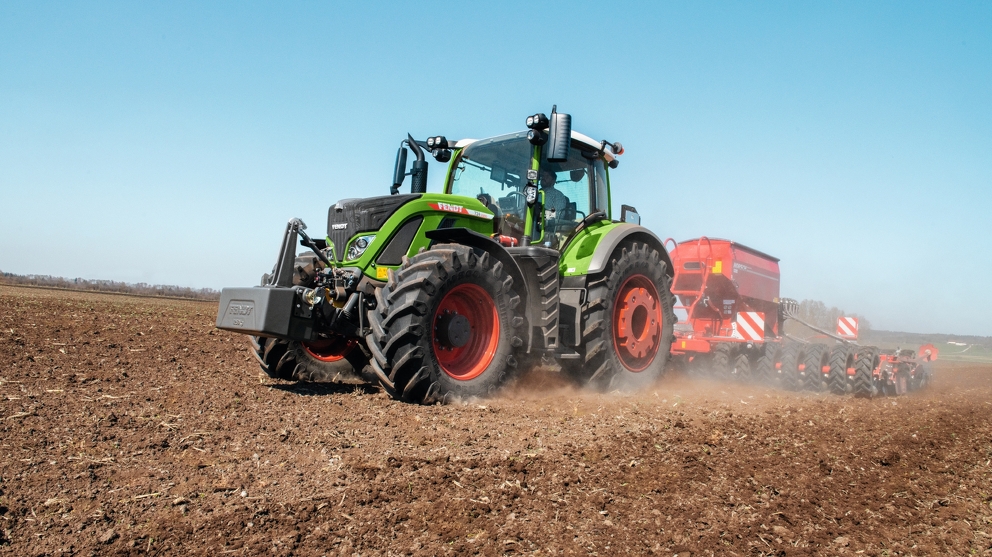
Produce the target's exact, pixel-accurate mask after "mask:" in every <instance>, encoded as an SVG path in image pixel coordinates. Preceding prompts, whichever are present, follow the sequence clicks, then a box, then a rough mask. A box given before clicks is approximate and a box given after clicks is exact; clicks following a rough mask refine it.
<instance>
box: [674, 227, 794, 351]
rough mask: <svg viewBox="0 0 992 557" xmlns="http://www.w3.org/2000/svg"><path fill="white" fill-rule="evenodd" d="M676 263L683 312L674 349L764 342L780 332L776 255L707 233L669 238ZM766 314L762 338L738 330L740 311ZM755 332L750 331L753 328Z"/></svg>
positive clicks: (678, 302)
mask: <svg viewBox="0 0 992 557" xmlns="http://www.w3.org/2000/svg"><path fill="white" fill-rule="evenodd" d="M670 243H671V245H672V246H673V247H672V248H671V249H670V250H669V255H670V256H671V258H672V265H673V267H674V269H673V271H674V276H673V278H672V294H674V295H675V296H676V304H675V310H676V312H677V314H678V313H681V314H682V315H679V318H680V320H679V322H678V324H677V325H676V331H675V335H676V339H675V343H673V344H672V352H673V353H674V354H685V353H693V352H695V353H700V352H702V353H706V352H710V351H711V350H712V349H713V345H714V344H715V343H755V342H757V343H761V342H763V341H764V340H765V339H766V338H770V337H771V338H774V337H777V336H778V334H779V331H778V327H779V324H778V310H777V307H778V304H777V300H778V295H779V269H778V259H776V258H774V257H772V256H770V255H767V254H765V253H762V252H760V251H758V250H755V249H752V248H749V247H747V246H744V245H741V244H738V243H736V242H732V241H730V240H721V239H717V238H707V237H705V236H703V237H700V238H696V239H693V240H687V241H685V242H681V243H677V242H675V241H674V240H673V239H671V238H669V239H667V240H665V246H666V248H667V247H668V246H669V244H670ZM741 312H748V315H754V316H756V317H763V321H764V323H763V324H764V330H760V329H761V328H760V327H758V329H759V330H758V331H757V337H758V338H742V336H741V335H740V334H735V331H736V324H737V322H738V315H739V314H740V313H741ZM753 332H754V331H753V330H752V333H753Z"/></svg>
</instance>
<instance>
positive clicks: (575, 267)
mask: <svg viewBox="0 0 992 557" xmlns="http://www.w3.org/2000/svg"><path fill="white" fill-rule="evenodd" d="M577 234H578V235H582V236H583V237H576V238H574V239H573V240H571V241H570V242H569V243H568V245H567V246H566V247H565V253H563V254H562V262H563V263H562V274H563V275H564V276H566V277H569V276H587V275H594V274H596V273H601V272H603V271H604V270H605V269H606V266H607V264H609V262H610V257H611V256H612V255H613V252H614V251H616V249H617V247H618V246H620V244H621V243H623V242H632V241H636V242H643V243H645V244H647V245H649V246H651V247H653V248H655V249H656V250H658V253H659V254H661V258H662V260H664V261H665V263H666V265H667V269H666V270H665V272H666V273H667V274H668V276H669V277H671V276H672V275H673V274H674V271H675V270H674V269H673V268H672V259H671V258H670V257H669V256H668V250H666V249H665V245H664V242H662V241H661V239H659V238H658V236H656V235H655V234H654V232H651V231H650V230H648V229H647V228H644V227H643V226H640V225H637V224H631V223H626V222H612V223H607V222H603V223H602V224H600V225H599V226H590V227H587V228H584V229H582V230H581V231H579V232H578V233H577Z"/></svg>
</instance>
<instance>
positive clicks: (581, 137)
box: [454, 130, 616, 162]
mask: <svg viewBox="0 0 992 557" xmlns="http://www.w3.org/2000/svg"><path fill="white" fill-rule="evenodd" d="M496 137H498V136H496ZM572 139H574V140H578V141H580V142H581V143H585V144H586V145H588V146H589V147H590V148H592V149H596V150H597V151H599V149H600V148H601V147H602V145H601V144H600V142H599V141H596V140H595V139H593V138H591V137H589V136H588V135H585V134H582V133H579V132H577V131H574V130H573V131H572ZM476 141H478V139H459V140H458V141H456V142H455V145H454V148H455V149H464V148H465V147H468V146H469V145H471V144H473V143H475V142H476ZM615 158H616V156H614V155H613V153H611V152H609V151H607V150H605V149H604V150H603V159H604V160H606V162H610V161H612V160H614V159H615Z"/></svg>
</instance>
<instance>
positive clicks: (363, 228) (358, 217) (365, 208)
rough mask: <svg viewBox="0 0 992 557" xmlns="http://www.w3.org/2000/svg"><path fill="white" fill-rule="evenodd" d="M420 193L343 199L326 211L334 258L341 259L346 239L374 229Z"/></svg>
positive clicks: (328, 233)
mask: <svg viewBox="0 0 992 557" xmlns="http://www.w3.org/2000/svg"><path fill="white" fill-rule="evenodd" d="M418 198H420V195H415V194H408V195H384V196H381V197H368V198H365V199H342V200H341V201H338V202H337V203H335V204H334V205H331V208H330V209H329V210H328V211H327V237H328V238H330V239H331V242H332V243H333V244H334V250H333V251H334V260H335V261H339V262H340V261H343V260H344V258H345V253H346V252H345V250H347V249H348V245H347V244H348V240H350V239H351V238H352V237H353V236H354V235H355V234H358V233H360V232H376V231H378V230H379V228H381V227H382V225H383V224H384V223H385V222H386V221H387V220H389V217H391V216H392V215H393V213H395V212H396V209H399V208H400V207H401V206H402V205H404V204H406V203H408V202H410V201H413V200H414V199H418Z"/></svg>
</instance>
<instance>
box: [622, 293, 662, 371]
mask: <svg viewBox="0 0 992 557" xmlns="http://www.w3.org/2000/svg"><path fill="white" fill-rule="evenodd" d="M622 304H623V305H622V306H621V308H620V322H619V327H618V328H617V338H618V339H619V340H620V343H619V344H620V345H621V346H623V347H624V348H626V349H627V351H628V352H630V355H631V356H633V357H635V358H643V357H644V356H646V355H647V354H648V352H650V351H652V350H654V349H655V348H656V347H657V342H656V341H655V337H656V336H657V335H658V329H659V328H660V327H661V325H660V324H659V323H658V320H657V318H656V317H655V316H656V315H657V313H658V309H657V308H658V301H657V300H655V299H654V297H653V296H651V295H650V294H649V293H648V291H647V289H645V288H631V289H630V290H628V291H627V293H626V296H625V297H624V298H623V300H622Z"/></svg>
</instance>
